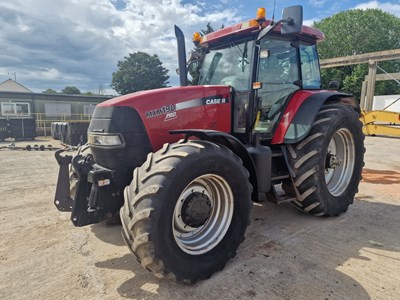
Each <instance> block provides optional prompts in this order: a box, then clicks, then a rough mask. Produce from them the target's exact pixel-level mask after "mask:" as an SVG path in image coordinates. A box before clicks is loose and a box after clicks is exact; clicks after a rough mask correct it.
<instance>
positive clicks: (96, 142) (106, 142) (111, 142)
mask: <svg viewBox="0 0 400 300" xmlns="http://www.w3.org/2000/svg"><path fill="white" fill-rule="evenodd" d="M88 143H89V144H90V145H93V146H123V145H124V142H123V139H122V137H121V136H120V135H119V134H97V133H90V132H89V133H88Z"/></svg>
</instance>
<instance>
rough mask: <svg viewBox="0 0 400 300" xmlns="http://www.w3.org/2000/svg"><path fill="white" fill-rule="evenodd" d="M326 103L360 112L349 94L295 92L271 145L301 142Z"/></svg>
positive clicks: (322, 91)
mask: <svg viewBox="0 0 400 300" xmlns="http://www.w3.org/2000/svg"><path fill="white" fill-rule="evenodd" d="M327 102H336V103H337V102H339V103H343V104H344V105H349V106H352V107H353V108H354V109H355V110H356V111H358V112H360V107H359V104H358V103H357V101H356V100H355V99H354V97H353V95H351V94H345V93H338V92H334V91H325V90H320V91H307V90H303V91H299V92H296V93H295V94H294V95H293V97H292V99H291V100H290V102H289V104H288V105H287V107H286V109H285V112H284V114H283V116H282V118H281V120H280V123H279V125H278V127H277V130H276V132H275V135H274V138H273V139H272V144H283V143H284V144H294V143H297V142H299V141H301V140H302V139H303V138H304V137H305V136H307V134H308V133H309V132H310V130H311V127H312V124H313V122H314V120H315V117H316V115H317V113H318V111H319V110H320V108H321V106H322V105H323V104H324V103H327Z"/></svg>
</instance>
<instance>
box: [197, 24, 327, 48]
mask: <svg viewBox="0 0 400 300" xmlns="http://www.w3.org/2000/svg"><path fill="white" fill-rule="evenodd" d="M270 23H271V20H266V21H265V22H264V23H263V24H262V28H264V27H266V26H268V25H269V24H270ZM260 29H261V28H260V26H259V24H258V23H257V21H256V20H255V19H252V20H249V21H247V22H242V23H239V24H236V25H233V26H229V27H225V28H223V29H220V30H218V31H214V32H211V33H209V34H207V35H205V36H203V37H201V40H200V45H202V46H207V45H209V44H214V43H218V42H220V41H222V40H224V39H225V38H227V37H230V36H237V37H244V36H247V35H250V34H255V33H257V32H259V31H260ZM280 29H281V26H280V25H278V26H276V27H275V28H274V29H273V32H275V33H278V34H280V32H281V31H280ZM294 36H296V37H303V38H305V39H308V40H309V39H311V40H314V41H316V42H321V41H323V40H324V39H325V35H324V34H323V33H322V32H321V31H319V30H318V29H315V28H312V27H309V26H302V28H301V32H300V33H298V34H296V35H294Z"/></svg>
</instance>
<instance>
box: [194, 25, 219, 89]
mask: <svg viewBox="0 0 400 300" xmlns="http://www.w3.org/2000/svg"><path fill="white" fill-rule="evenodd" d="M222 28H224V25H222V26H221V29H222ZM214 31H215V30H214V27H212V26H211V23H210V22H208V23H207V25H206V28H205V29H201V30H200V35H201V36H204V35H207V34H209V33H211V32H214ZM204 55H205V53H204V48H203V47H201V46H194V49H193V50H192V51H191V52H190V59H189V63H192V65H191V67H190V68H189V75H190V77H191V78H192V79H191V80H189V84H190V85H197V84H198V83H199V79H200V78H199V77H200V70H201V66H202V62H203V58H204Z"/></svg>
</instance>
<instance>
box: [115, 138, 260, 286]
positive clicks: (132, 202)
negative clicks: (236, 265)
mask: <svg viewBox="0 0 400 300" xmlns="http://www.w3.org/2000/svg"><path fill="white" fill-rule="evenodd" d="M248 177H249V173H248V171H247V170H246V169H245V168H244V167H243V165H242V161H241V160H240V158H239V157H237V156H236V155H235V154H233V152H232V151H230V150H229V149H227V148H225V147H224V146H219V145H216V144H213V143H210V142H207V141H188V142H178V143H176V144H171V145H169V144H165V145H164V147H163V148H162V149H161V150H159V151H157V152H156V153H154V154H153V153H150V154H149V155H148V157H147V160H146V162H145V163H144V164H143V165H142V166H141V167H140V168H136V169H135V170H134V175H133V180H132V183H131V184H130V185H129V186H128V187H127V188H126V189H125V195H124V196H125V203H124V206H123V207H122V208H121V212H120V215H121V220H122V225H123V232H122V233H123V237H124V239H125V241H126V242H127V244H128V246H129V248H130V249H131V250H132V252H133V253H134V254H135V256H136V258H137V260H138V261H139V262H140V263H141V264H142V266H143V267H145V268H146V269H148V270H149V271H151V272H153V273H154V274H155V275H156V276H157V277H160V278H161V277H166V278H168V279H171V280H173V281H178V282H186V283H194V282H196V281H198V280H202V279H206V278H209V277H210V276H211V275H212V274H213V273H214V272H216V271H218V270H221V269H222V268H223V267H224V266H225V264H226V262H227V261H228V260H229V259H230V258H232V257H234V256H235V254H236V250H237V248H238V247H239V244H240V243H241V242H242V241H243V240H244V234H245V231H246V228H247V226H248V225H249V220H250V209H251V207H252V203H251V191H252V188H251V185H250V183H249V179H248Z"/></svg>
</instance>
